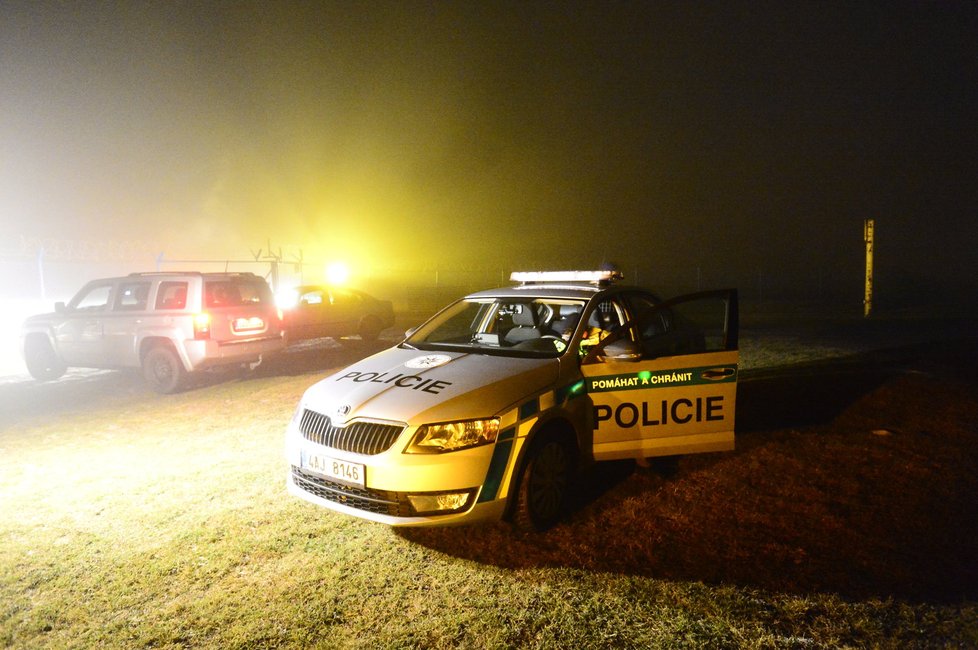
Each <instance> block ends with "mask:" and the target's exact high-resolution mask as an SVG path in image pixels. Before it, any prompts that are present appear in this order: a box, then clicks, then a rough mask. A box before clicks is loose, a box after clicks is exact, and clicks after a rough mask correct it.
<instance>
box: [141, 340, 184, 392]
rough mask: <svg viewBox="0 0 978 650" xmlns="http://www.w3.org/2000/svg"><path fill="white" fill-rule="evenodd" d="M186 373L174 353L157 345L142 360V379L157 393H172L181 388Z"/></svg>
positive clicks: (165, 347) (170, 349)
mask: <svg viewBox="0 0 978 650" xmlns="http://www.w3.org/2000/svg"><path fill="white" fill-rule="evenodd" d="M186 377H187V371H186V370H184V369H183V363H182V362H181V361H180V357H178V356H177V353H176V351H174V350H173V349H172V348H169V347H167V346H163V345H158V346H156V347H155V348H152V349H151V350H150V351H149V352H147V353H146V356H145V357H144V358H143V379H145V380H146V383H147V384H148V385H149V387H150V388H152V389H153V390H155V391H156V392H157V393H163V394H168V393H174V392H176V391H178V390H180V388H181V387H182V386H183V384H184V382H185V380H186Z"/></svg>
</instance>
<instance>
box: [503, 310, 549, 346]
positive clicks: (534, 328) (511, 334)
mask: <svg viewBox="0 0 978 650" xmlns="http://www.w3.org/2000/svg"><path fill="white" fill-rule="evenodd" d="M513 325H515V327H514V328H513V329H511V330H509V331H508V332H506V336H505V337H504V340H505V341H506V342H507V343H520V342H522V341H529V340H531V339H538V338H540V336H541V335H542V333H541V332H540V326H539V324H538V323H537V313H536V310H535V309H533V307H532V306H530V305H520V310H519V311H517V312H515V313H513Z"/></svg>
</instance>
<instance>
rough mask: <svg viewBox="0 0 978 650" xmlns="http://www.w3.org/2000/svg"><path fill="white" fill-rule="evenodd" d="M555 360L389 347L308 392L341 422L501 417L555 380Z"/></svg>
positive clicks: (317, 406)
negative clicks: (373, 419) (499, 415)
mask: <svg viewBox="0 0 978 650" xmlns="http://www.w3.org/2000/svg"><path fill="white" fill-rule="evenodd" d="M558 363H559V362H558V361H557V360H556V359H522V358H513V357H502V356H494V355H486V354H473V353H464V352H424V351H420V350H412V349H401V348H390V349H388V350H385V351H383V352H379V353H377V354H375V355H373V356H371V357H367V358H366V359H363V360H362V361H359V362H357V363H355V364H353V365H351V366H349V367H347V368H345V369H343V370H341V371H339V372H337V373H336V374H334V375H331V376H329V377H327V378H326V379H323V380H322V381H320V382H318V383H317V384H315V385H313V386H312V387H311V388H309V390H308V391H306V395H305V397H304V399H303V401H304V405H305V407H306V408H309V409H312V410H314V411H318V412H320V413H323V414H324V415H327V416H329V417H330V419H331V420H333V422H334V423H337V424H342V423H343V422H345V421H347V420H351V419H354V418H375V419H380V420H393V421H397V422H407V423H409V424H422V423H426V422H448V421H452V420H465V419H473V418H480V417H488V416H492V415H497V414H501V413H502V412H504V411H505V410H507V409H509V408H511V407H513V406H515V405H517V404H518V403H520V402H521V401H523V400H525V399H527V398H529V397H531V396H533V395H536V394H538V393H540V392H542V391H543V390H545V389H546V388H547V387H548V386H551V385H553V384H554V382H556V380H557V375H558Z"/></svg>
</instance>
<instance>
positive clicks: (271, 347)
mask: <svg viewBox="0 0 978 650" xmlns="http://www.w3.org/2000/svg"><path fill="white" fill-rule="evenodd" d="M283 348H285V339H283V338H282V337H281V336H273V337H266V338H260V339H248V340H245V341H227V342H224V341H210V340H203V341H197V340H193V341H186V342H185V350H186V353H187V358H186V360H185V365H186V366H187V369H188V370H202V369H205V368H212V367H215V366H225V365H230V364H235V363H251V362H254V361H257V360H259V359H260V358H261V357H262V355H266V354H272V353H274V352H277V351H279V350H282V349H283Z"/></svg>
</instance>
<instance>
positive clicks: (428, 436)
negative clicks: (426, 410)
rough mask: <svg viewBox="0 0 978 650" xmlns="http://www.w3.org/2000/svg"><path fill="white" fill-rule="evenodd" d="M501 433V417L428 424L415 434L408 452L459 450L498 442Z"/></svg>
mask: <svg viewBox="0 0 978 650" xmlns="http://www.w3.org/2000/svg"><path fill="white" fill-rule="evenodd" d="M498 433H499V418H490V419H488V420H469V421H467V422H446V423H444V424H426V425H424V426H422V427H420V428H419V429H418V432H417V433H415V434H414V439H413V440H412V441H411V444H410V445H408V447H407V449H405V450H404V452H405V453H407V454H440V453H442V452H445V451H458V450H459V449H468V448H469V447H478V446H479V445H488V444H489V443H492V442H496V434H498Z"/></svg>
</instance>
